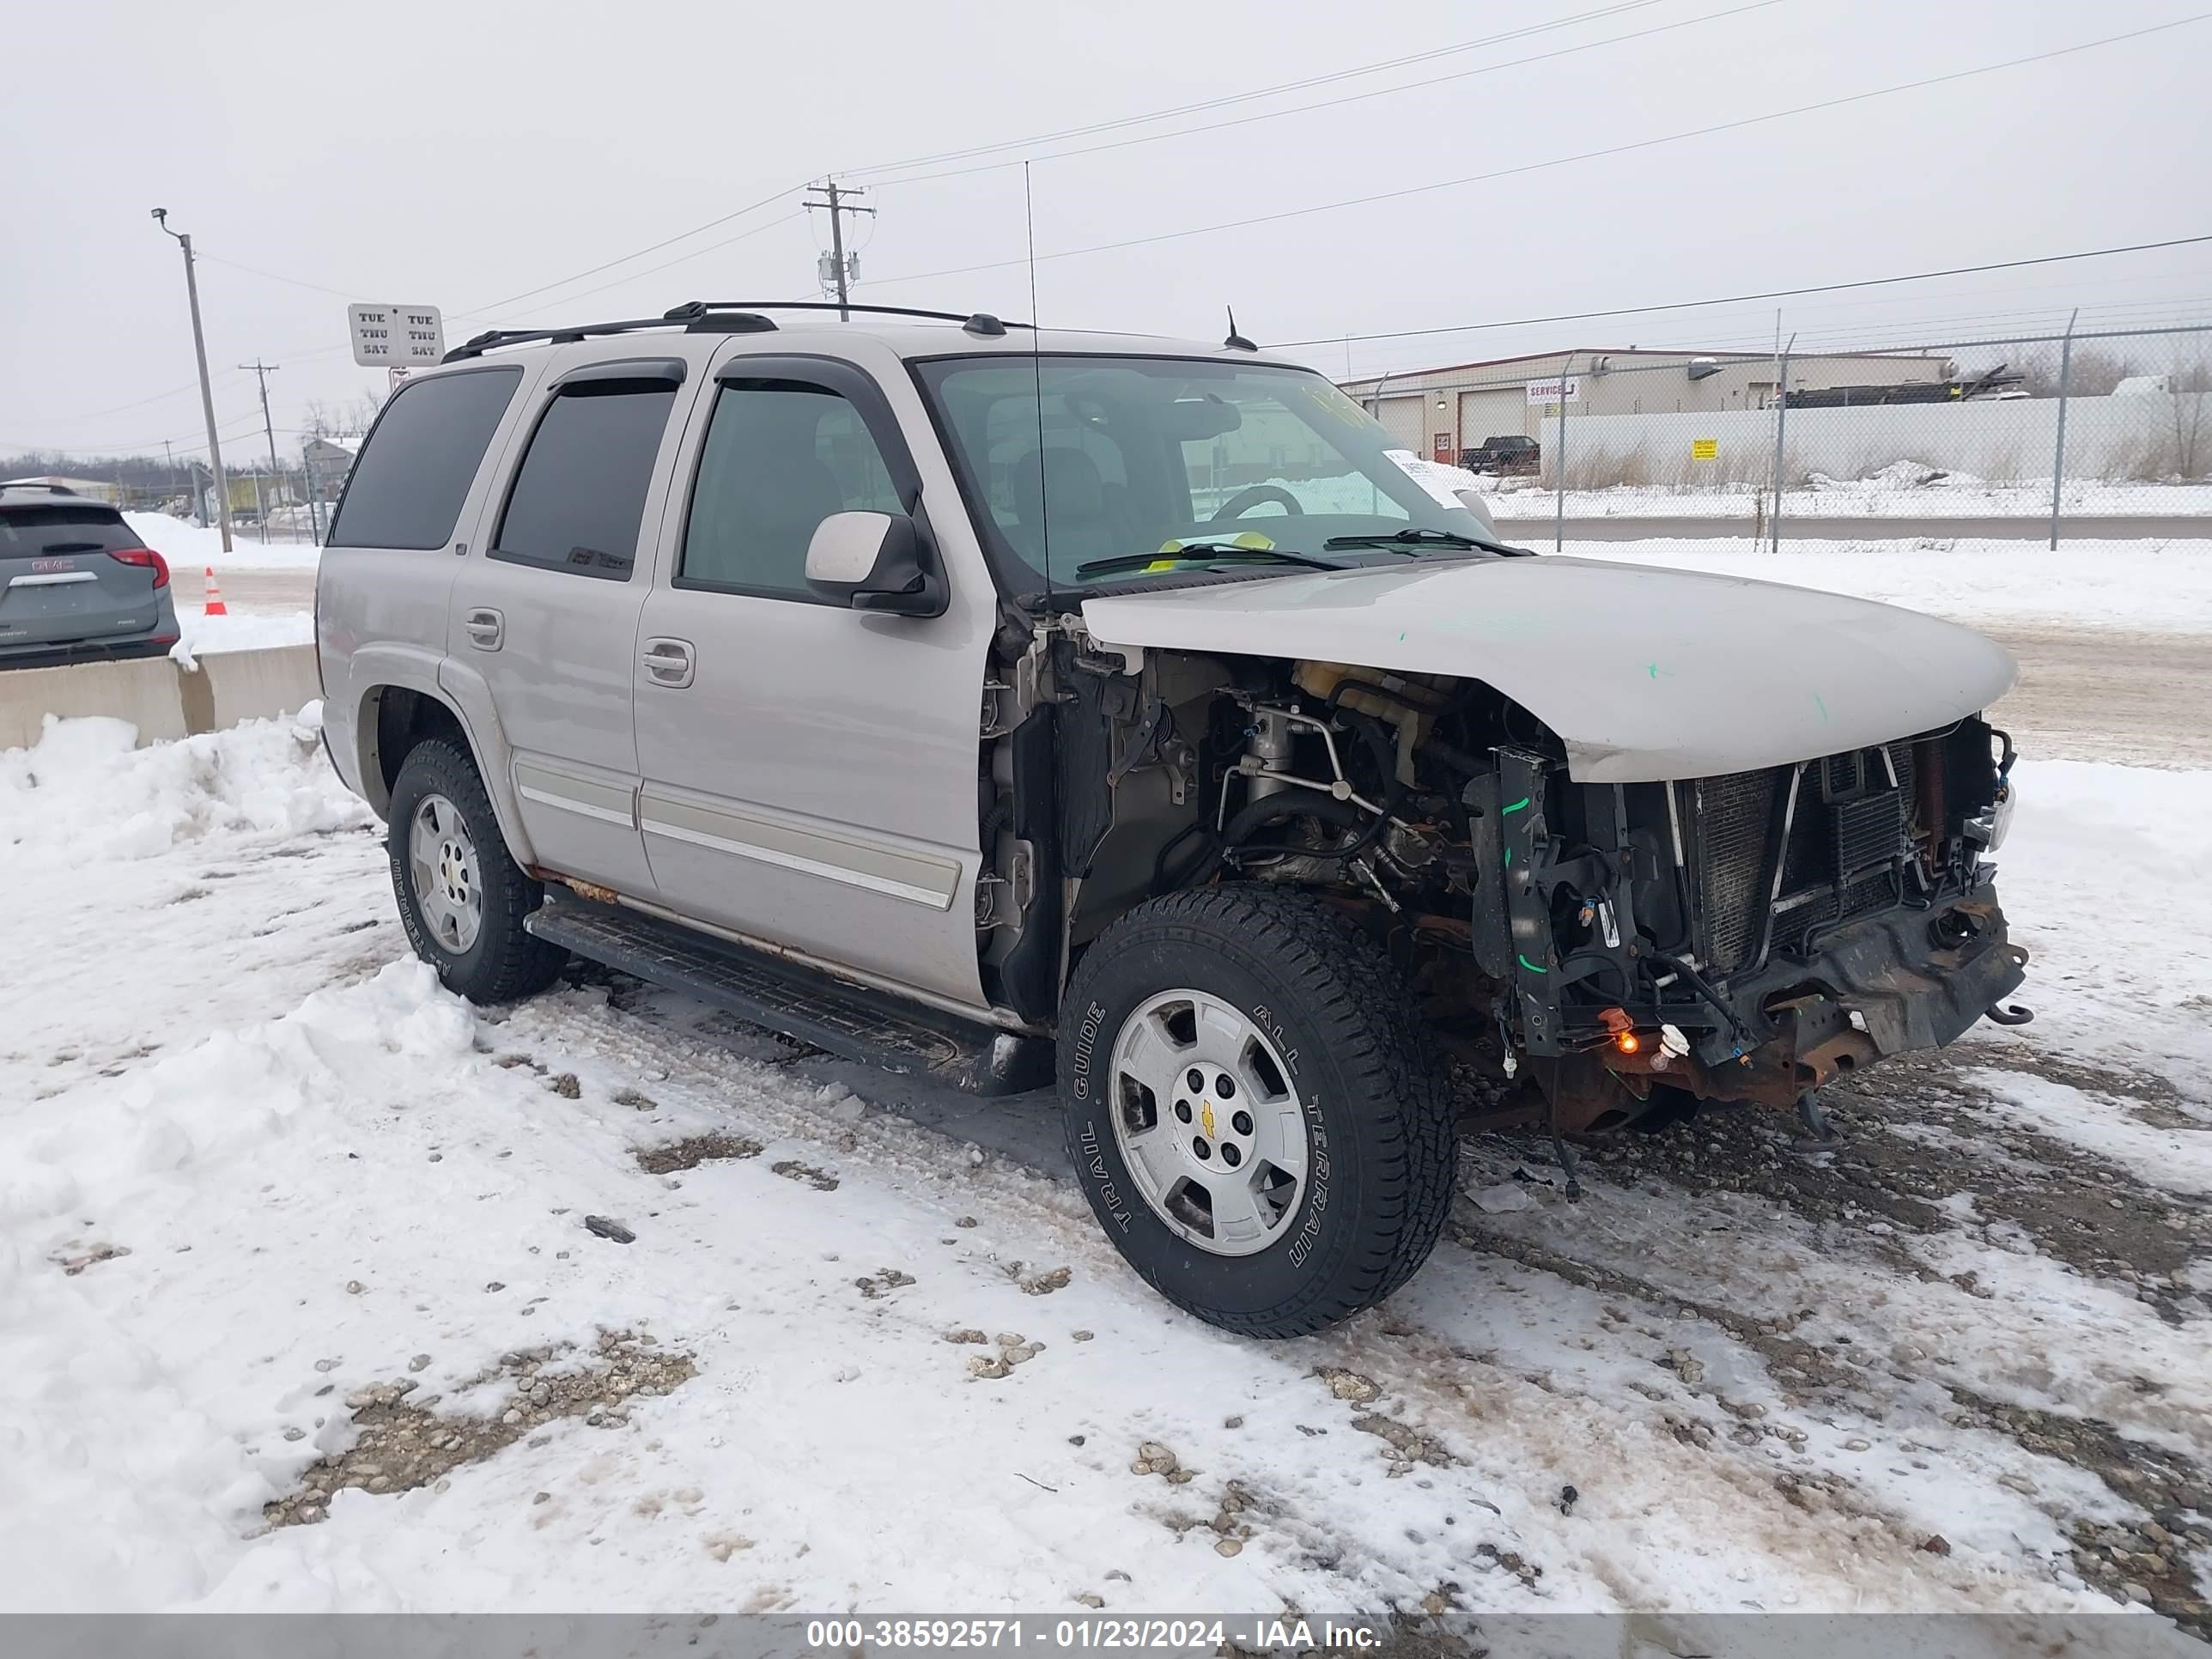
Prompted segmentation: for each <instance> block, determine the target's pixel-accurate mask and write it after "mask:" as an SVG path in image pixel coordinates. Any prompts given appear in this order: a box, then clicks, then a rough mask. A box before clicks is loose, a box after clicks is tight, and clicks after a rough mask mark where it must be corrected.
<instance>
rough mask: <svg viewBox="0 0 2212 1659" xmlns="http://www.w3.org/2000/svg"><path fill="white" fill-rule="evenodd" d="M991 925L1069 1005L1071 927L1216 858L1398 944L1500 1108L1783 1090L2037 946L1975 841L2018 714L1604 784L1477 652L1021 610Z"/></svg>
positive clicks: (1003, 637)
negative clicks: (1190, 640) (1228, 648)
mask: <svg viewBox="0 0 2212 1659" xmlns="http://www.w3.org/2000/svg"><path fill="white" fill-rule="evenodd" d="M997 647H998V649H997V652H996V653H995V656H994V672H993V674H992V676H991V678H990V680H989V683H988V684H987V687H986V690H985V698H984V707H983V710H982V718H981V736H982V739H983V742H982V748H981V775H980V777H979V801H978V813H979V821H980V825H981V837H982V838H981V847H982V851H983V860H984V874H983V878H982V879H981V882H980V883H979V884H978V887H977V896H976V903H975V911H976V914H975V926H976V930H977V948H978V951H979V955H980V957H981V963H982V966H983V970H984V978H985V982H986V984H987V986H988V987H990V989H991V991H992V994H993V995H994V998H995V1000H998V1001H999V1002H1000V1005H1001V1006H1004V1007H1006V1008H1008V1009H1010V1010H1012V1012H1014V1013H1016V1014H1018V1015H1019V1016H1020V1017H1021V1018H1024V1020H1026V1021H1029V1022H1032V1023H1034V1024H1037V1025H1039V1026H1042V1025H1045V1024H1049V1022H1050V1021H1051V1020H1052V1018H1054V1012H1055V1011H1056V1009H1057V1006H1058V998H1059V993H1060V987H1061V986H1062V985H1063V984H1064V983H1065V981H1066V974H1067V971H1068V966H1069V963H1070V961H1071V959H1072V957H1073V953H1074V952H1076V951H1079V950H1080V949H1081V948H1082V947H1083V946H1084V945H1085V944H1087V943H1088V941H1089V940H1090V939H1092V938H1094V937H1095V936H1096V935H1097V933H1098V932H1099V931H1100V930H1101V929H1102V928H1103V927H1105V926H1106V925H1107V924H1108V923H1109V922H1110V921H1113V920H1114V919H1115V917H1116V916H1117V915H1120V914H1121V912H1122V911H1124V910H1125V909H1127V908H1128V907H1130V906H1131V905H1133V904H1137V903H1140V902H1143V901H1145V900H1146V899H1147V898H1151V897H1154V896H1159V895H1162V894H1164V893H1168V892H1172V891H1175V890H1179V889H1182V888H1186V887H1191V886H1195V885H1200V884H1206V883H1212V882H1228V881H1249V882H1268V883H1287V884H1296V885H1298V886H1301V887H1304V888H1308V889H1311V890H1316V891H1317V892H1319V893H1320V894H1322V896H1324V897H1326V898H1327V899H1328V901H1329V902H1331V903H1333V904H1334V905H1335V906H1336V907H1337V908H1340V909H1341V910H1342V911H1343V912H1344V913H1345V914H1346V915H1348V916H1349V917H1351V918H1352V919H1353V920H1354V921H1356V922H1357V923H1358V925H1359V926H1360V927H1363V928H1364V929H1365V930H1366V931H1367V932H1368V933H1370V934H1371V935H1372V936H1373V937H1374V938H1376V939H1377V940H1379V941H1382V942H1383V943H1385V944H1386V945H1387V946H1388V948H1389V951H1390V952H1391V954H1392V956H1393V957H1394V958H1395V960H1396V961H1397V963H1398V965H1399V966H1400V968H1401V969H1402V970H1403V971H1404V973H1405V975H1406V976H1407V981H1408V983H1410V984H1411V985H1413V987H1415V988H1416V993H1417V994H1419V996H1420V997H1422V998H1423V999H1424V1004H1425V1006H1424V1009H1423V1012H1424V1014H1425V1017H1426V1018H1427V1020H1428V1022H1429V1024H1430V1025H1431V1028H1432V1030H1434V1031H1435V1033H1436V1034H1437V1037H1438V1039H1439V1041H1440V1042H1442V1043H1443V1045H1444V1046H1445V1048H1447V1049H1448V1050H1449V1052H1450V1053H1451V1054H1453V1055H1454V1056H1455V1058H1457V1059H1458V1060H1462V1062H1464V1064H1465V1065H1466V1066H1468V1067H1469V1068H1471V1069H1472V1070H1473V1071H1474V1073H1476V1074H1478V1075H1480V1076H1481V1077H1484V1078H1486V1079H1490V1080H1492V1082H1493V1083H1494V1084H1495V1085H1498V1086H1497V1088H1496V1090H1495V1091H1493V1092H1495V1093H1496V1094H1497V1095H1498V1102H1497V1104H1496V1106H1495V1108H1494V1109H1493V1111H1492V1113H1491V1114H1490V1115H1489V1116H1488V1117H1487V1118H1486V1121H1498V1122H1503V1121H1528V1120H1529V1119H1532V1118H1542V1119H1545V1120H1547V1121H1549V1122H1550V1123H1551V1125H1552V1127H1553V1128H1554V1129H1568V1130H1585V1129H1602V1128H1607V1127H1614V1126H1617V1125H1620V1124H1623V1123H1626V1122H1629V1121H1633V1120H1635V1119H1637V1118H1638V1117H1641V1116H1644V1115H1646V1114H1647V1113H1650V1112H1652V1111H1654V1110H1655V1109H1661V1108H1664V1107H1668V1106H1679V1105H1680V1103H1683V1102H1684V1101H1686V1100H1698V1099H1713V1100H1741V1101H1752V1102H1757V1103H1763V1104H1768V1105H1775V1106H1787V1105H1791V1104H1794V1103H1798V1102H1800V1101H1801V1100H1802V1099H1804V1098H1806V1097H1808V1095H1809V1094H1810V1092H1811V1091H1814V1090H1817V1089H1818V1088H1820V1086H1821V1085H1824V1084H1826V1083H1828V1082H1830V1081H1832V1080H1833V1079H1835V1078H1836V1077H1837V1076H1838V1075H1839V1074H1841V1073H1848V1072H1850V1071H1851V1070H1853V1069H1855V1068H1856V1067H1857V1066H1863V1065H1865V1064H1869V1063H1870V1062H1872V1061H1874V1060H1878V1059H1880V1058H1881V1057H1883V1056H1885V1055H1887V1054H1896V1053H1900V1052H1904V1051H1906V1050H1909V1049H1914V1048H1929V1047H1934V1046H1937V1045H1940V1044H1942V1043H1945V1042H1950V1041H1951V1040H1952V1039H1954V1037H1956V1036H1958V1035H1959V1034H1960V1032H1962V1031H1964V1030H1966V1028H1967V1027H1968V1026H1970V1025H1972V1024H1973V1023H1974V1022H1975V1021H1976V1020H1978V1019H1979V1018H1981V1017H1982V1016H1983V1015H1984V1013H1985V1012H1987V1013H1989V1014H1990V1017H1991V1018H1996V1019H1997V1020H2000V1021H2001V1022H2005V1023H2018V1022H2019V1021H2020V1020H2021V1019H2024V1018H2027V1015H2026V1013H2025V1011H2021V1010H2006V1009H2004V1008H2002V1007H2001V1006H1998V1005H1999V1003H2000V1000H2001V999H2002V998H2003V997H2005V996H2006V995H2008V994H2009V993H2010V992H2011V991H2012V990H2013V989H2014V988H2015V987H2017V986H2018V985H2019V983H2020V982H2021V979H2022V977H2023V970H2024V965H2025V963H2026V960H2027V955H2026V952H2025V951H2022V950H2021V949H2020V948H2019V947H2017V946H2015V945H2011V944H2009V943H2008V939H2007V937H2006V929H2005V921H2004V917H2003V915H2002V911H2001V910H2000V909H1999V908H1998V906H1997V902H1996V894H1995V890H1994V886H1993V884H1992V877H1993V873H1994V872H1993V868H1992V866H1990V865H1989V863H1988V862H1987V854H1990V852H1992V851H1994V850H1995V848H1996V846H1997V845H1998V844H1999V842H2001V841H2002V837H2003V833H2004V829H2005V826H2006V824H2007V823H2008V819H2009V816H2010V812H2011V809H2012V805H2013V790H2012V785H2011V783H2010V781H2009V778H2008V772H2009V769H2010V767H2011V763H2012V746H2011V743H2010V740H2009V739H2008V738H2006V737H2005V736H2004V734H2003V733H2002V732H1996V731H1994V730H1993V729H1992V728H1991V727H1990V726H1987V725H1986V724H1985V723H1984V721H1982V720H1980V719H1979V718H1974V717H1970V718H1967V719H1964V720H1957V721H1954V722H1952V723H1950V724H1948V726H1945V727H1944V728H1942V729H1941V730H1937V731H1931V732H1918V733H1913V734H1909V735H1905V736H1901V737H1899V738H1896V739H1895V740H1893V741H1890V742H1887V743H1883V744H1876V745H1873V746H1869V747H1867V748H1863V749H1858V750H1846V751H1844V752H1841V753H1838V754H1833V755H1826V756H1820V757H1814V758H1810V759H1806V760H1802V761H1797V762H1794V763H1789V764H1784V765H1780V766H1774V767H1768V768H1764V769H1758V770H1754V771H1747V772H1741V773H1736V774H1732V775H1722V776H1712V777H1698V778H1687V779H1680V780H1675V781H1656V782H1633V783H1583V782H1578V781H1576V780H1575V779H1574V778H1572V777H1571V775H1570V773H1569V758H1568V754H1567V750H1566V748H1565V744H1562V743H1561V742H1560V740H1559V738H1557V737H1556V736H1555V735H1554V734H1553V732H1551V731H1550V730H1549V729H1548V728H1547V727H1546V726H1545V725H1544V724H1543V723H1542V722H1541V721H1540V720H1537V719H1536V718H1535V717H1534V715H1532V714H1529V713H1528V710H1526V709H1525V708H1522V707H1521V706H1520V705H1519V704H1517V703H1516V702H1513V701H1511V700H1510V699H1509V698H1507V697H1505V696H1503V695H1501V694H1500V693H1499V692H1498V691H1497V690H1494V689H1493V688H1492V687H1490V686H1488V685H1486V684H1483V683H1482V682H1480V681H1478V680H1474V679H1466V678H1452V677H1449V676H1444V675H1436V674H1395V673H1389V672H1386V671H1381V670H1376V669H1372V668H1365V667H1359V666H1354V665H1345V664H1341V663H1332V662H1323V661H1316V660H1310V659H1308V660H1298V661H1294V662H1283V661H1279V660H1270V659H1255V658H1251V657H1243V656H1230V655H1222V656H1208V655H1204V654H1199V653H1189V652H1182V651H1169V650H1158V649H1142V650H1140V649H1134V648H1122V647H1116V648H1115V649H1113V650H1103V649H1100V648H1098V647H1096V646H1095V645H1094V644H1093V643H1092V642H1091V641H1090V640H1089V639H1088V638H1087V636H1086V635H1085V633H1084V631H1083V629H1082V628H1081V626H1080V623H1079V622H1078V621H1077V620H1076V619H1075V618H1074V617H1069V616H1065V615H1062V616H1058V617H1052V618H1050V619H1049V620H1047V621H1043V622H1038V623H1030V622H1028V621H1027V620H1026V619H1024V620H1022V621H1016V620H1013V619H1012V618H1010V619H1009V620H1008V621H1007V623H1006V624H1005V626H1003V627H1002V628H1001V629H1000V635H999V638H998V641H997Z"/></svg>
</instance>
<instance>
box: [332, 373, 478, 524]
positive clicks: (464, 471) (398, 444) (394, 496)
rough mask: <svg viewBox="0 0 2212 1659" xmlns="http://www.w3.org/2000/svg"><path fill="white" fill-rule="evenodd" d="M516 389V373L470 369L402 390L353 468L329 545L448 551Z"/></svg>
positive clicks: (414, 383)
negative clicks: (486, 455)
mask: <svg viewBox="0 0 2212 1659" xmlns="http://www.w3.org/2000/svg"><path fill="white" fill-rule="evenodd" d="M521 384H522V371H521V370H520V369H519V368H472V369H461V370H458V371H456V372H455V373H453V374H434V375H431V376H428V378H426V379H423V380H410V382H408V384H406V385H405V386H402V387H400V388H399V390H398V392H396V393H394V394H393V396H392V401H391V402H389V403H387V404H385V406H384V412H383V413H382V414H381V415H380V416H377V420H376V426H375V428H374V430H373V431H371V432H370V433H369V435H368V443H367V444H366V445H365V446H364V447H362V452H361V459H358V460H356V462H355V463H354V467H353V476H352V477H350V478H349V479H348V480H347V483H346V489H345V495H344V497H343V500H342V501H340V502H339V503H338V514H337V522H336V523H335V524H333V525H332V526H331V538H330V544H331V546H332V547H407V548H422V549H427V548H433V547H443V546H445V545H446V544H447V542H449V541H451V540H452V539H453V526H454V524H455V523H456V522H457V521H458V520H459V518H460V516H461V507H462V504H463V503H464V502H465V501H467V500H468V495H469V486H470V485H471V483H474V482H475V481H476V476H477V468H478V467H479V466H481V465H483V457H484V450H485V449H486V448H487V447H489V444H490V443H491V438H492V434H493V433H494V432H495V431H497V430H498V429H499V422H500V416H502V415H504V414H506V413H507V404H509V403H510V402H512V401H513V398H514V389H515V388H516V387H517V386H520V385H521Z"/></svg>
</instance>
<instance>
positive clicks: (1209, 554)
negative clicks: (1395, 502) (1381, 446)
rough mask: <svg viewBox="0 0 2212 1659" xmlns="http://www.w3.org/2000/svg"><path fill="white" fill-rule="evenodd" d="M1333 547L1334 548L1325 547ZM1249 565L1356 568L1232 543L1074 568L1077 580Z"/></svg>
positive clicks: (1134, 555) (1280, 549)
mask: <svg viewBox="0 0 2212 1659" xmlns="http://www.w3.org/2000/svg"><path fill="white" fill-rule="evenodd" d="M1329 545H1330V546H1332V547H1334V546H1335V545H1336V544H1335V543H1334V542H1331V543H1330V544H1329ZM1246 561H1250V562H1255V563H1259V564H1302V565H1304V566H1305V567H1307V568H1309V569H1312V570H1352V569H1356V568H1358V567H1357V566H1353V565H1348V564H1346V563H1345V562H1343V561H1341V560H1340V559H1324V558H1320V557H1317V556H1316V555H1314V554H1311V553H1299V552H1295V551H1293V550H1291V549H1290V548H1287V547H1239V546H1237V544H1235V543H1234V542H1199V541H1192V542H1185V543H1184V544H1182V546H1181V547H1178V548H1177V549H1176V550H1175V551H1174V552H1172V553H1123V554H1121V555H1119V556H1116V557H1114V558H1111V559H1093V560H1091V562H1090V563H1088V564H1079V565H1078V566H1076V567H1075V574H1077V575H1078V576H1110V575H1113V574H1115V572H1117V571H1122V570H1149V569H1151V568H1152V566H1154V565H1156V564H1226V563H1231V562H1235V563H1243V562H1246Z"/></svg>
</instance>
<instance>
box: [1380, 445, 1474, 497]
mask: <svg viewBox="0 0 2212 1659" xmlns="http://www.w3.org/2000/svg"><path fill="white" fill-rule="evenodd" d="M1383 459H1384V460H1386V461H1390V462H1393V463H1395V465H1396V466H1397V468H1398V470H1399V471H1401V472H1402V473H1404V474H1405V475H1406V476H1407V477H1409V478H1411V479H1412V480H1413V482H1414V483H1417V484H1419V485H1420V487H1421V489H1422V491H1423V492H1424V493H1425V495H1428V496H1429V497H1430V498H1431V500H1432V501H1438V502H1441V503H1442V504H1443V506H1445V507H1459V506H1462V505H1463V503H1462V501H1460V498H1459V497H1458V496H1457V495H1454V494H1453V493H1452V492H1453V491H1454V490H1455V489H1474V487H1475V477H1474V474H1473V473H1472V472H1468V471H1463V470H1462V469H1461V468H1459V467H1456V466H1443V465H1438V464H1437V462H1435V461H1425V460H1423V459H1421V458H1420V457H1419V456H1418V455H1416V454H1415V453H1413V451H1412V450H1410V449H1386V450H1384V451H1383Z"/></svg>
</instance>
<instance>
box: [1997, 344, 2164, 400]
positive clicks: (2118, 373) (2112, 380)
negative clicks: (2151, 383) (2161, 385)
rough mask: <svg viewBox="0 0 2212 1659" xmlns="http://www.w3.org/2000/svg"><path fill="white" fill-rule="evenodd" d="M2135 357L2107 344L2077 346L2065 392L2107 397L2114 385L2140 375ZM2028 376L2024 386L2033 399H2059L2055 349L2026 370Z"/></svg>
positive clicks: (2069, 366)
mask: <svg viewBox="0 0 2212 1659" xmlns="http://www.w3.org/2000/svg"><path fill="white" fill-rule="evenodd" d="M2139 372H2140V371H2139V370H2138V369H2137V368H2136V364H2135V362H2134V360H2133V359H2131V358H2130V357H2129V356H2127V355H2126V354H2125V353H2124V352H2122V351H2116V350H2113V349H2111V348H2109V347H2106V346H2099V345H2077V346H2075V348H2074V356H2073V361H2072V362H2070V363H2069V364H2068V365H2067V370H2066V395H2067V396H2068V397H2069V398H2108V397H2110V396H2111V395H2112V388H2113V387H2114V386H2118V385H2119V383H2120V382H2121V381H2122V380H2125V379H2127V378H2128V376H2129V375H2130V374H2137V373H2139ZM2023 373H2024V374H2026V376H2027V378H2026V379H2025V380H2022V381H2021V390H2023V391H2024V392H2027V395H2028V396H2029V397H2031V398H2056V397H2057V395H2058V354H2057V353H2056V352H2053V353H2052V354H2051V356H2050V358H2049V359H2048V360H2047V361H2043V360H2039V361H2038V362H2036V363H2035V364H2034V365H2033V367H2032V368H2027V369H2025V370H2024V371H2023Z"/></svg>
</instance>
